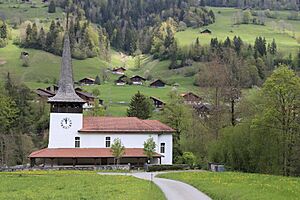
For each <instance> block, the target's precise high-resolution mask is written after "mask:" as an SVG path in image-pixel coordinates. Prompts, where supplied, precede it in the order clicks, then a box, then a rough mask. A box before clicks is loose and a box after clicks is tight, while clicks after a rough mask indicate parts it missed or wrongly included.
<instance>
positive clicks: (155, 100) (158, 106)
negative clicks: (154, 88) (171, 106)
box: [150, 96, 166, 109]
mask: <svg viewBox="0 0 300 200" xmlns="http://www.w3.org/2000/svg"><path fill="white" fill-rule="evenodd" d="M150 99H151V100H152V101H153V105H154V107H155V108H156V109H162V108H163V107H164V106H165V105H166V103H165V102H163V101H162V100H160V99H159V98H157V97H153V96H151V97H150Z"/></svg>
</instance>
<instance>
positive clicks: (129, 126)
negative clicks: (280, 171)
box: [79, 117, 174, 133]
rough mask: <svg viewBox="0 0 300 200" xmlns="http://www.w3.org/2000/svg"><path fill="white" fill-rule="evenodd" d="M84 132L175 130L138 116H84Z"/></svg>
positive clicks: (159, 131) (169, 131)
mask: <svg viewBox="0 0 300 200" xmlns="http://www.w3.org/2000/svg"><path fill="white" fill-rule="evenodd" d="M79 132H82V133H172V132H174V130H173V129H172V128H171V127H169V126H167V125H165V124H163V123H161V122H160V121H158V120H141V119H139V118H137V117H84V118H83V128H82V129H80V130H79Z"/></svg>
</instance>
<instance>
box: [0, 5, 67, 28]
mask: <svg viewBox="0 0 300 200" xmlns="http://www.w3.org/2000/svg"><path fill="white" fill-rule="evenodd" d="M20 2H21V1H17V0H0V3H1V4H0V12H1V13H2V15H4V16H5V17H6V18H7V19H8V20H9V22H10V23H18V22H20V21H26V20H36V19H43V20H52V19H56V18H62V17H63V14H62V10H61V9H60V8H59V7H57V8H56V13H48V6H47V5H46V4H44V3H42V1H39V0H32V3H20Z"/></svg>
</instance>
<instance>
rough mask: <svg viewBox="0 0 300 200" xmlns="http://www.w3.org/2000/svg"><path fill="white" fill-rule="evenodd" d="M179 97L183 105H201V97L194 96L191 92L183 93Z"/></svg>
mask: <svg viewBox="0 0 300 200" xmlns="http://www.w3.org/2000/svg"><path fill="white" fill-rule="evenodd" d="M180 96H181V97H182V98H183V100H184V104H188V105H198V104H201V102H202V97H199V96H198V95H196V94H194V93H192V92H188V93H183V94H181V95H180Z"/></svg>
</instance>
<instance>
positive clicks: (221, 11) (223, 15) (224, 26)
mask: <svg viewBox="0 0 300 200" xmlns="http://www.w3.org/2000/svg"><path fill="white" fill-rule="evenodd" d="M211 9H212V10H213V11H214V13H215V15H216V22H215V23H214V24H212V25H209V26H207V27H204V28H208V29H210V30H211V31H212V34H211V35H207V34H200V30H199V29H192V28H189V29H187V30H185V31H182V32H178V33H177V34H176V38H177V39H178V41H179V44H180V45H183V46H184V45H190V44H191V43H193V42H195V40H196V38H197V37H199V39H200V43H201V44H209V43H210V40H211V38H215V37H217V38H218V39H220V40H223V41H224V40H225V39H226V37H227V36H229V37H230V38H233V37H234V36H235V35H236V36H240V37H241V38H242V40H243V41H245V42H247V43H249V44H254V41H255V38H256V37H257V36H263V37H265V38H266V40H267V42H271V41H272V40H273V38H274V39H275V40H276V43H277V45H278V48H279V50H281V51H282V52H287V53H290V52H291V53H294V52H296V51H297V50H298V48H299V47H300V44H298V43H297V41H296V39H295V38H293V37H292V36H293V35H292V33H290V32H288V31H285V32H281V31H279V30H277V29H274V28H273V27H272V23H273V22H276V23H278V21H280V20H284V21H285V23H288V24H292V25H293V28H294V30H295V35H296V36H299V37H300V22H299V21H293V20H287V15H288V13H289V11H281V12H278V19H270V18H266V25H265V26H261V25H253V24H248V25H246V24H244V25H233V21H232V17H233V15H234V13H236V12H237V11H238V9H235V8H211ZM287 50H288V51H287Z"/></svg>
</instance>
